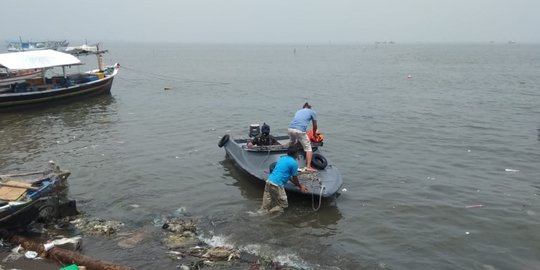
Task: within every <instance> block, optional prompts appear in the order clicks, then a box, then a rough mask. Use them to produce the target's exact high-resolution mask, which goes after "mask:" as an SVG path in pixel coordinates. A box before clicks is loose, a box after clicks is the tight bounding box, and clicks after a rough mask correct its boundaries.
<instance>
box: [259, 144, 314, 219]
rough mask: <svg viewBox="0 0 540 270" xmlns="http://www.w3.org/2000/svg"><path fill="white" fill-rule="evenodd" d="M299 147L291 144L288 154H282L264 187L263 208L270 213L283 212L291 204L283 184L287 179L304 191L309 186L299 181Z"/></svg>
mask: <svg viewBox="0 0 540 270" xmlns="http://www.w3.org/2000/svg"><path fill="white" fill-rule="evenodd" d="M296 158H298V148H297V147H296V146H295V145H289V148H288V149H287V155H286V156H282V157H281V158H279V160H278V161H277V163H276V166H275V167H274V170H272V173H270V175H269V176H268V179H267V180H266V185H265V187H264V195H263V201H262V205H261V210H263V211H265V212H267V213H269V214H274V213H279V214H280V213H283V210H284V209H285V208H287V207H288V206H289V203H288V202H287V193H285V189H284V188H283V186H284V185H285V184H286V183H287V181H289V180H290V181H291V182H293V183H294V184H295V185H296V186H297V187H298V188H299V189H300V191H301V192H302V193H304V192H306V191H307V188H306V187H305V186H304V185H302V184H301V183H300V181H298V163H297V162H296Z"/></svg>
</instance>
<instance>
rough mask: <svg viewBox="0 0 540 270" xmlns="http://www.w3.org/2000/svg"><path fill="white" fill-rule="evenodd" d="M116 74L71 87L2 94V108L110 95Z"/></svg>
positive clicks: (0, 102) (0, 98)
mask: <svg viewBox="0 0 540 270" xmlns="http://www.w3.org/2000/svg"><path fill="white" fill-rule="evenodd" d="M116 73H117V70H116V69H115V71H114V73H113V74H112V75H109V76H107V77H105V78H103V79H99V80H96V81H92V82H89V83H84V84H78V85H74V86H70V87H64V88H58V89H50V90H43V91H32V92H23V93H9V94H0V108H10V107H17V106H23V105H31V104H41V103H48V102H53V101H59V100H65V99H71V98H76V97H82V96H90V95H98V94H106V93H110V91H111V87H112V83H113V80H114V76H115V75H116Z"/></svg>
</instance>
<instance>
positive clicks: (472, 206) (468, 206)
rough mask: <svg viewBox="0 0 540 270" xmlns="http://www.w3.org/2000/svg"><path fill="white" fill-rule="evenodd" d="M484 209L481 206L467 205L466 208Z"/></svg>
mask: <svg viewBox="0 0 540 270" xmlns="http://www.w3.org/2000/svg"><path fill="white" fill-rule="evenodd" d="M480 207H483V205H481V204H473V205H466V206H465V208H480Z"/></svg>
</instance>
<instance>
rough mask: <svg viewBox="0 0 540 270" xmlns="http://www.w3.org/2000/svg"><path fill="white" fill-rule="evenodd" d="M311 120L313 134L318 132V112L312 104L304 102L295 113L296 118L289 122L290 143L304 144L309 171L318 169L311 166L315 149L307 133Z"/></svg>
mask: <svg viewBox="0 0 540 270" xmlns="http://www.w3.org/2000/svg"><path fill="white" fill-rule="evenodd" d="M309 121H311V123H312V125H313V134H317V114H316V113H315V111H314V110H312V109H311V105H310V104H309V103H307V102H306V103H304V106H303V108H302V109H300V110H298V111H297V112H296V113H295V114H294V118H293V120H292V121H291V123H290V124H289V129H288V133H289V138H290V140H291V141H290V145H295V144H296V143H297V142H300V143H301V144H302V147H303V148H304V151H305V152H306V169H307V170H308V171H316V170H315V169H314V168H312V167H311V159H312V157H313V151H312V149H311V142H310V141H309V138H308V136H307V133H306V132H307V129H308V126H309Z"/></svg>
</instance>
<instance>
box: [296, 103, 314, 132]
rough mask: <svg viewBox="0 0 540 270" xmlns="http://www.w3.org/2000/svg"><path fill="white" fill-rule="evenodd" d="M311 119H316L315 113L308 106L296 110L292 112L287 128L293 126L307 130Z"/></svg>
mask: <svg viewBox="0 0 540 270" xmlns="http://www.w3.org/2000/svg"><path fill="white" fill-rule="evenodd" d="M311 120H315V121H316V120H317V114H316V113H315V111H314V110H312V109H309V108H303V109H301V110H298V111H297V112H296V113H295V114H294V118H293V120H292V121H291V123H290V124H289V128H294V129H298V130H301V131H303V132H306V131H307V128H308V125H309V121H311Z"/></svg>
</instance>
